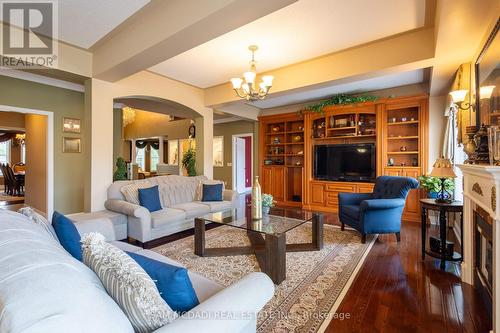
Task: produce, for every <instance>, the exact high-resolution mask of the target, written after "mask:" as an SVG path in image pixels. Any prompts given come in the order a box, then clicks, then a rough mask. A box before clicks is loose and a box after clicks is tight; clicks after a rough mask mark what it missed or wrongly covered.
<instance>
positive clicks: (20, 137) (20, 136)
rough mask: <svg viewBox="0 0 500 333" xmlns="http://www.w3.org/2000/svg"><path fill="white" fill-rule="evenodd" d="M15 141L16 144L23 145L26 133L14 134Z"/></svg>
mask: <svg viewBox="0 0 500 333" xmlns="http://www.w3.org/2000/svg"><path fill="white" fill-rule="evenodd" d="M16 140H17V144H19V145H24V142H25V140H26V133H18V134H16Z"/></svg>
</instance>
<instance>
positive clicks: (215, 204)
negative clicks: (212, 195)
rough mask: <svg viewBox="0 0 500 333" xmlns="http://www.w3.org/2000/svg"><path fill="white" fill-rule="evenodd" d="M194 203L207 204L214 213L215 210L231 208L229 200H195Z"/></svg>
mask: <svg viewBox="0 0 500 333" xmlns="http://www.w3.org/2000/svg"><path fill="white" fill-rule="evenodd" d="M196 203H200V204H202V205H207V206H208V207H209V208H210V212H212V213H215V212H220V211H223V210H226V209H231V208H232V207H233V206H232V203H231V201H225V200H224V201H211V202H209V201H204V202H201V201H196Z"/></svg>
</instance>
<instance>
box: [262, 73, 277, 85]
mask: <svg viewBox="0 0 500 333" xmlns="http://www.w3.org/2000/svg"><path fill="white" fill-rule="evenodd" d="M273 79H274V76H272V75H264V76H263V77H262V82H263V83H264V84H265V85H266V86H267V87H272V86H273Z"/></svg>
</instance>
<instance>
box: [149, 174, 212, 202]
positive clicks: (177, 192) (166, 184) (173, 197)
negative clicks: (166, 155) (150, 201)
mask: <svg viewBox="0 0 500 333" xmlns="http://www.w3.org/2000/svg"><path fill="white" fill-rule="evenodd" d="M155 178H157V181H158V185H159V186H160V199H161V203H162V206H163V207H172V206H173V205H176V204H180V203H184V202H192V201H194V200H196V189H197V187H198V184H199V182H200V181H201V180H204V179H206V177H205V176H196V177H184V176H178V175H171V176H162V177H155Z"/></svg>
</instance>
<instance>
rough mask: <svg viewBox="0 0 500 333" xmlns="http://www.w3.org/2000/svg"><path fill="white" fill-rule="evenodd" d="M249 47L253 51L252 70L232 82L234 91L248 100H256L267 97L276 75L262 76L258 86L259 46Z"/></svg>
mask: <svg viewBox="0 0 500 333" xmlns="http://www.w3.org/2000/svg"><path fill="white" fill-rule="evenodd" d="M248 49H249V50H250V52H252V60H251V61H250V71H248V72H245V73H243V79H241V78H239V77H238V78H233V79H231V83H232V84H233V89H234V91H235V92H236V94H237V95H238V96H239V97H241V98H244V99H246V100H247V101H256V100H259V99H264V98H266V95H267V93H268V92H269V89H271V87H272V85H273V79H274V77H273V76H272V75H264V76H263V77H262V82H260V83H259V86H258V87H257V86H256V82H255V77H256V76H257V69H256V67H255V64H256V61H255V58H254V55H255V51H257V49H258V47H257V45H250V46H249V47H248Z"/></svg>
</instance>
